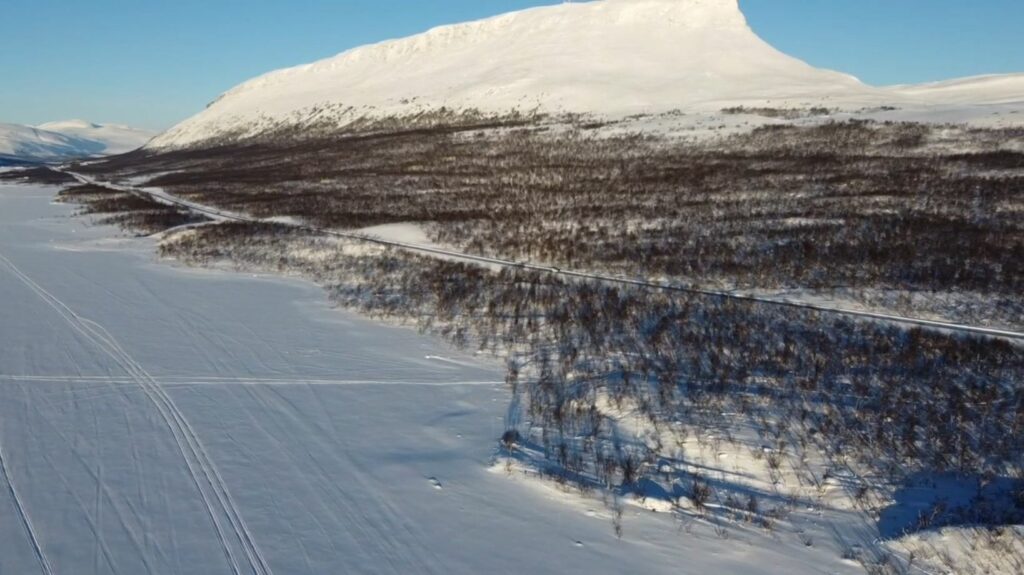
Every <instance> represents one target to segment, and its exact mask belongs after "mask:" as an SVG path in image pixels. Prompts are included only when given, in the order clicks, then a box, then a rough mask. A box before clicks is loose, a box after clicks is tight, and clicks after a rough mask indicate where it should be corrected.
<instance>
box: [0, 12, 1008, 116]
mask: <svg viewBox="0 0 1024 575" xmlns="http://www.w3.org/2000/svg"><path fill="white" fill-rule="evenodd" d="M740 2H741V5H742V6H743V9H744V12H745V13H746V14H747V18H748V20H749V21H750V23H751V25H752V27H753V28H754V30H755V31H756V32H757V33H758V34H760V35H761V36H762V37H763V38H764V39H766V40H767V41H768V42H770V43H772V44H773V45H775V46H776V47H777V48H779V49H781V50H782V51H784V52H787V53H789V54H792V55H794V56H797V57H799V58H802V59H804V60H806V61H808V62H810V63H811V64H814V65H816V66H822V67H828V68H833V69H837V70H841V71H844V72H848V73H851V74H854V75H856V76H858V77H860V78H861V79H862V80H865V81H867V82H869V83H872V84H892V83H911V82H923V81H930V80H940V79H945V78H952V77H958V76H966V75H974V74H984V73H1001V72H1024V40H1021V36H1022V33H1021V30H1024V1H1022V0H740ZM550 3H553V0H548V1H544V0H430V1H424V0H174V1H169V0H0V121H6V122H17V123H27V124H38V123H42V122H46V121H50V120H57V119H67V118H72V117H79V118H86V119H90V120H93V121H99V122H119V123H127V124H133V125H137V126H141V127H146V128H151V129H163V128H166V127H169V126H171V125H173V124H174V123H176V122H177V121H179V120H182V119H184V118H185V117H187V116H190V115H191V114H193V113H195V112H197V111H199V110H200V109H202V107H203V106H204V105H206V103H207V102H209V101H210V100H212V99H213V98H214V97H216V96H217V95H218V94H219V93H221V92H223V91H225V90H227V89H228V88H230V87H231V86H233V85H235V84H237V83H239V82H241V81H244V80H246V79H248V78H250V77H252V76H255V75H257V74H260V73H263V72H266V71H269V70H273V69H276V68H281V67H284V66H290V65H294V64H300V63H305V62H309V61H312V60H317V59H320V58H324V57H327V56H331V55H334V54H336V53H338V52H341V51H342V50H345V49H347V48H351V47H353V46H358V45H360V44H365V43H368V42H374V41H378V40H383V39H387V38H395V37H401V36H406V35H409V34H412V33H415V32H419V31H422V30H425V29H427V28H429V27H431V26H434V25H438V24H445V23H452V22H459V21H463V20H468V19H474V18H479V17H484V16H488V15H492V14H498V13H501V12H507V11H510V10H516V9H520V8H525V7H529V6H538V5H543V4H550Z"/></svg>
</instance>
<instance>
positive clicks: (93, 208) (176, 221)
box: [58, 184, 210, 235]
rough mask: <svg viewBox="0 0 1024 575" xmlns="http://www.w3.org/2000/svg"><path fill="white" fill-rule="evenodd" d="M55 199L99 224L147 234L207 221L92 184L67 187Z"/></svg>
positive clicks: (144, 197)
mask: <svg viewBox="0 0 1024 575" xmlns="http://www.w3.org/2000/svg"><path fill="white" fill-rule="evenodd" d="M58 197H59V198H60V199H61V200H62V201H66V202H73V203H76V204H80V205H82V206H84V209H83V210H82V213H84V214H92V215H98V216H101V217H100V218H99V220H98V222H99V223H101V224H109V225H117V226H120V227H122V228H124V229H130V230H134V231H137V232H140V233H143V234H146V235H148V234H154V233H157V232H162V231H165V230H169V229H171V228H176V227H179V226H185V225H189V224H197V223H202V222H208V221H210V220H209V219H208V218H206V217H205V216H202V215H199V214H195V213H193V212H190V211H188V210H185V209H182V208H179V207H177V206H168V205H166V204H161V203H159V202H157V201H155V200H153V199H152V198H150V197H148V196H144V195H137V194H132V193H128V192H122V191H118V190H114V189H111V188H106V187H103V186H97V185H92V184H85V185H79V186H72V187H70V188H66V189H64V190H61V192H60V193H59V194H58Z"/></svg>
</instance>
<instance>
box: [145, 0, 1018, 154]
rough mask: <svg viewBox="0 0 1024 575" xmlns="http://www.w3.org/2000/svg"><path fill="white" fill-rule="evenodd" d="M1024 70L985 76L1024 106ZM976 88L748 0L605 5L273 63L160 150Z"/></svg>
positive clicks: (638, 0) (920, 99) (567, 7)
mask: <svg viewBox="0 0 1024 575" xmlns="http://www.w3.org/2000/svg"><path fill="white" fill-rule="evenodd" d="M1021 78H1024V77H1021ZM1021 78H1016V79H1010V80H1007V81H1005V82H1004V81H1003V80H998V79H988V80H986V82H985V84H995V83H1001V84H1003V85H1002V86H1001V87H997V89H999V90H1004V91H1005V89H1006V87H1007V85H1009V88H1010V91H1011V92H1012V93H1015V94H1017V95H1019V96H1021V97H1020V98H1018V99H1019V100H1021V101H1024V91H1021V90H1019V87H1020V86H1022V85H1024V80H1021ZM967 85H968V86H969V87H968V88H967V89H960V88H958V87H957V86H955V85H950V86H944V85H938V86H927V87H921V88H915V87H907V86H901V87H896V88H887V89H883V88H875V87H871V86H867V85H865V84H863V83H861V82H860V81H858V80H857V79H856V78H854V77H852V76H849V75H845V74H841V73H838V72H833V71H829V70H822V69H818V68H814V67H812V66H809V65H808V64H806V63H804V62H802V61H800V60H797V59H795V58H792V57H790V56H787V55H786V54H783V53H781V52H779V51H778V50H776V49H775V48H773V47H772V46H770V45H769V44H767V43H766V42H764V41H763V40H761V39H760V38H759V37H758V36H757V35H756V34H755V33H754V32H753V31H752V30H751V28H750V27H749V26H748V24H747V21H746V18H745V17H744V15H743V13H742V12H741V10H740V8H739V4H738V0H601V1H594V2H585V3H563V4H559V5H554V6H548V7H541V8H534V9H529V10H524V11H520V12H513V13H509V14H505V15H502V16H498V17H494V18H489V19H486V20H481V21H478V22H470V23H465V24H457V25H452V26H443V27H440V28H436V29H433V30H430V31H428V32H426V33H423V34H420V35H417V36H413V37H410V38H406V39H402V40H394V41H389V42H383V43H380V44H375V45H371V46H365V47H361V48H356V49H353V50H349V51H347V52H344V53H342V54H340V55H338V56H335V57H333V58H328V59H326V60H322V61H319V62H316V63H313V64H308V65H304V66H298V67H294V68H289V69H285V70H280V71H276V72H271V73H269V74H266V75H263V76H260V77H258V78H255V79H253V80H250V81H248V82H246V83H244V84H242V85H240V86H238V87H236V88H234V89H232V90H230V91H229V92H227V93H225V94H224V95H222V96H221V97H220V98H218V99H217V100H216V101H214V102H213V103H212V104H210V105H209V106H208V107H207V109H206V110H204V111H203V112H201V113H200V114H198V115H196V116H194V117H193V118H191V119H189V120H186V121H185V122H183V123H182V124H179V125H178V126H176V127H174V128H172V129H171V130H169V131H168V132H166V133H165V134H162V135H161V136H159V137H157V138H156V139H154V140H153V142H152V144H151V146H153V147H180V146H188V145H191V144H195V143H198V142H202V141H204V140H208V139H211V138H216V137H218V136H223V135H232V136H235V137H245V136H250V135H254V134H258V133H260V132H262V131H265V130H268V129H271V128H274V127H279V126H281V125H294V124H297V125H305V124H308V123H313V122H318V123H319V122H324V121H327V122H337V123H338V124H339V125H340V124H344V123H345V122H346V120H352V119H355V118H358V117H360V116H387V115H407V114H416V113H421V112H424V111H427V110H434V109H438V108H441V107H446V108H447V109H449V110H463V109H477V110H481V111H485V112H494V113H502V112H509V111H512V110H519V111H531V110H541V111H545V112H554V113H558V112H582V113H592V114H599V115H604V116H616V115H619V116H622V115H628V114H634V113H641V112H666V111H670V110H676V109H682V110H687V111H689V110H694V111H717V110H720V109H721V108H723V107H726V106H734V105H738V104H749V105H774V106H806V105H822V104H824V105H829V106H834V105H843V104H846V105H849V106H878V105H883V104H906V103H920V104H921V105H934V104H935V103H936V102H939V103H941V102H943V101H944V100H943V98H944V97H946V96H953V97H957V96H964V95H965V94H966V98H967V99H970V98H971V97H975V98H976V97H979V96H984V95H985V94H986V93H987V88H991V87H992V86H991V85H988V86H982V85H979V82H977V81H972V82H968V83H967ZM961 88H963V87H961Z"/></svg>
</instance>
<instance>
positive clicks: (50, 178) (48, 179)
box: [0, 166, 78, 186]
mask: <svg viewBox="0 0 1024 575" xmlns="http://www.w3.org/2000/svg"><path fill="white" fill-rule="evenodd" d="M5 180H6V181H9V182H23V183H33V184H44V185H53V186H62V185H67V184H73V183H75V182H77V181H78V180H76V179H75V178H74V177H72V176H69V175H68V174H65V173H64V172H59V171H57V170H54V169H52V168H48V167H46V166H35V167H26V168H23V169H19V170H12V171H9V172H0V181H5Z"/></svg>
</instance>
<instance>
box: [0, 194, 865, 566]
mask: <svg viewBox="0 0 1024 575" xmlns="http://www.w3.org/2000/svg"><path fill="white" fill-rule="evenodd" d="M54 192H55V190H54V189H52V188H45V187H28V186H5V187H0V459H2V466H0V467H2V473H0V573H17V574H30V573H76V574H89V573H125V574H136V573H160V574H167V573H271V572H273V573H278V574H282V573H304V574H308V573H432V572H433V573H481V572H496V573H511V572H548V573H641V572H642V573H708V572H718V573H726V572H728V573H822V572H829V573H833V572H835V573H847V572H850V573H853V572H857V571H858V569H859V568H858V567H856V566H855V565H854V564H853V563H851V562H847V561H843V560H841V559H840V558H839V554H838V553H837V551H836V549H835V546H834V545H831V544H829V543H827V542H825V541H822V543H821V544H817V545H815V546H814V547H813V548H812V547H804V546H802V545H800V544H799V543H798V542H794V541H791V540H789V539H786V540H779V539H778V538H777V537H775V536H773V535H772V534H763V533H760V532H758V531H743V530H738V531H736V532H735V533H734V534H733V535H732V536H730V537H726V538H722V537H719V536H715V535H713V534H712V533H711V532H710V530H701V529H697V530H693V531H691V530H689V529H687V530H685V531H684V530H682V529H680V528H677V525H676V524H675V523H674V522H673V519H672V518H671V517H670V516H669V515H668V514H652V513H649V512H646V511H641V510H639V509H633V508H630V509H629V510H628V511H627V512H626V517H625V529H626V531H625V537H624V538H623V539H621V540H620V539H617V538H616V537H615V535H614V532H613V530H612V527H611V522H610V519H609V514H608V512H607V511H606V510H605V509H604V507H603V506H602V504H601V502H600V501H594V500H588V499H586V498H581V497H578V496H576V495H569V494H564V493H562V492H561V491H559V490H557V489H555V488H553V487H550V486H547V485H546V484H540V483H537V482H534V481H526V480H523V479H522V478H521V477H518V476H516V475H512V476H509V475H506V474H505V472H503V471H501V470H496V469H494V468H493V466H492V465H491V462H492V459H493V457H494V455H495V449H496V441H495V438H497V437H498V436H500V434H501V432H502V431H503V430H504V428H505V427H504V422H503V419H504V416H505V410H506V409H507V404H508V400H509V396H508V393H507V391H506V390H505V389H504V386H503V385H502V383H501V382H500V380H501V378H502V371H501V370H500V369H499V366H498V365H496V364H495V363H494V362H492V361H490V360H487V359H482V358H477V357H473V356H469V355H466V354H462V353H458V352H454V351H452V350H451V349H450V348H449V347H447V346H445V345H444V344H443V343H441V342H440V341H438V340H435V339H432V338H429V337H425V336H421V335H418V334H416V333H415V332H413V331H410V330H407V329H403V328H398V327H390V326H383V325H378V324H374V323H371V322H369V321H366V320H364V319H360V318H358V317H356V316H353V315H351V314H349V313H346V312H341V311H337V310H331V309H329V308H328V305H327V304H326V303H325V300H324V297H323V294H322V293H321V292H320V290H319V289H318V288H316V287H314V286H312V285H309V284H305V283H302V282H299V281H295V280H287V279H279V278H277V279H275V278H269V277H251V276H245V275H238V274H227V273H221V272H212V271H196V270H186V269H177V268H174V267H169V266H166V265H163V264H159V263H155V262H153V259H152V251H151V250H152V247H153V245H152V240H139V239H125V238H120V237H118V234H117V233H116V232H114V231H113V230H112V229H110V228H103V227H93V226H89V225H88V224H87V222H85V221H84V220H82V219H80V218H71V217H70V216H71V215H72V213H73V209H72V208H70V207H68V206H65V205H55V204H52V203H51V200H52V198H53V194H54ZM822 529H825V528H824V527H822ZM819 536H821V535H820V534H819Z"/></svg>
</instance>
